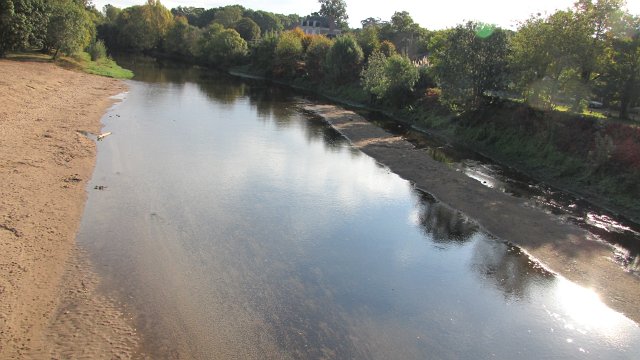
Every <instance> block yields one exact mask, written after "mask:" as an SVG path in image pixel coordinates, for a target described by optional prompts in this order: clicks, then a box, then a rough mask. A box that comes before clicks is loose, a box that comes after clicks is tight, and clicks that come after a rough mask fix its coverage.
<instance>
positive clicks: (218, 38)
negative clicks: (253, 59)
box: [200, 23, 248, 67]
mask: <svg viewBox="0 0 640 360" xmlns="http://www.w3.org/2000/svg"><path fill="white" fill-rule="evenodd" d="M200 51H201V56H202V58H203V60H205V61H206V62H208V63H211V64H215V65H218V66H223V67H225V66H230V65H235V64H239V63H241V62H242V61H243V60H244V58H245V57H246V56H247V52H248V48H247V42H246V41H244V39H243V38H242V37H240V34H238V32H237V31H235V30H233V29H224V28H223V27H222V25H220V24H217V23H213V24H212V25H210V26H209V27H208V28H207V29H206V30H205V32H204V33H203V34H202V37H201V40H200Z"/></svg>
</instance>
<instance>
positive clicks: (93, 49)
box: [87, 40, 107, 61]
mask: <svg viewBox="0 0 640 360" xmlns="http://www.w3.org/2000/svg"><path fill="white" fill-rule="evenodd" d="M87 52H88V53H89V55H90V56H91V61H97V60H100V59H104V58H106V57H107V47H106V46H105V45H104V41H102V40H95V41H92V42H91V44H89V47H88V48H87Z"/></svg>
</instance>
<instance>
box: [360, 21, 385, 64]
mask: <svg viewBox="0 0 640 360" xmlns="http://www.w3.org/2000/svg"><path fill="white" fill-rule="evenodd" d="M357 39H358V45H360V47H361V48H362V51H363V52H364V57H365V59H368V58H369V56H370V55H371V54H372V53H373V52H374V51H378V50H380V38H379V36H378V27H377V26H367V27H364V28H363V29H362V30H360V32H358V34H357Z"/></svg>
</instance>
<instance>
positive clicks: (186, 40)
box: [164, 16, 201, 59]
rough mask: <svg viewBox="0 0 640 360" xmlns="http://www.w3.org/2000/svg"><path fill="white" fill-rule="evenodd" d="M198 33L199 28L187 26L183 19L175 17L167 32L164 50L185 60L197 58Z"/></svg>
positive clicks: (185, 20)
mask: <svg viewBox="0 0 640 360" xmlns="http://www.w3.org/2000/svg"><path fill="white" fill-rule="evenodd" d="M200 32H201V31H200V29H199V28H197V27H195V26H191V25H189V22H188V20H187V19H186V18H185V17H182V16H179V17H176V19H175V21H174V23H173V26H172V27H171V28H170V29H169V31H168V32H167V35H166V38H165V41H164V50H165V51H167V52H170V53H173V54H176V55H179V56H181V57H183V58H186V59H192V58H194V57H197V55H198V46H197V41H198V39H199V38H200Z"/></svg>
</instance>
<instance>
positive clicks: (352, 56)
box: [326, 35, 364, 85]
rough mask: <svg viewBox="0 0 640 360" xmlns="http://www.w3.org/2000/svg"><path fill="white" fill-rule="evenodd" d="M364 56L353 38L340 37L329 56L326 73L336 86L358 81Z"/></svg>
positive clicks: (347, 36) (330, 50)
mask: <svg viewBox="0 0 640 360" xmlns="http://www.w3.org/2000/svg"><path fill="white" fill-rule="evenodd" d="M363 60H364V54H363V52H362V49H361V48H360V46H359V45H358V42H357V41H356V40H355V38H354V37H353V36H350V35H346V36H340V37H338V38H337V39H336V40H335V41H334V43H333V45H332V46H331V49H329V53H328V54H327V62H326V73H327V75H328V76H329V79H330V80H331V81H332V82H334V83H335V84H339V85H342V84H346V83H350V82H353V81H356V80H358V77H359V75H360V72H361V71H362V62H363Z"/></svg>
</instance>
